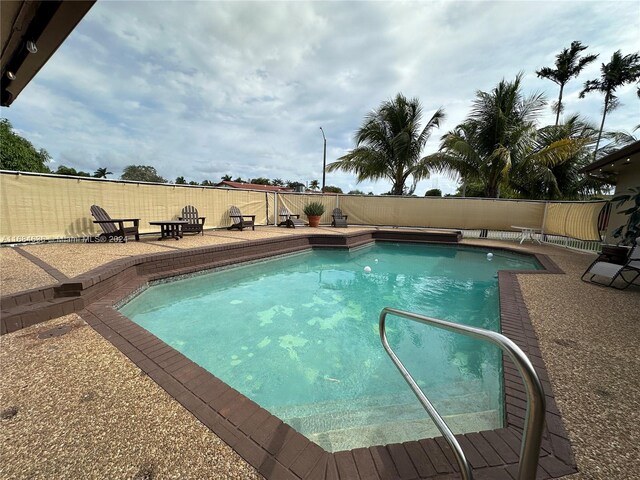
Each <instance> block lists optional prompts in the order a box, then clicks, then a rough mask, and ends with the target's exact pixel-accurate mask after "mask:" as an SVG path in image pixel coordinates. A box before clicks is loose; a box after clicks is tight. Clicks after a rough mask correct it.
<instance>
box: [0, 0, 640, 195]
mask: <svg viewBox="0 0 640 480" xmlns="http://www.w3.org/2000/svg"><path fill="white" fill-rule="evenodd" d="M639 17H640V0H630V1H621V0H617V1H615V2H605V1H598V2H593V1H588V2H576V1H553V2H542V1H535V2H533V1H532V2H522V1H503V2H488V1H477V2H467V1H464V2H456V1H438V2H435V1H421V2H411V1H384V2H382V1H377V2H373V1H357V2H343V1H330V2H329V1H323V2H320V1H316V2H302V1H296V2H271V1H264V2H245V1H233V2H220V1H201V2H187V1H174V2H163V1H135V2H130V1H108V0H99V1H98V2H97V3H96V4H95V5H94V7H93V8H92V9H91V10H90V11H89V13H88V14H87V15H86V16H85V18H84V19H83V20H82V21H81V23H80V24H79V25H78V27H77V28H76V29H75V30H74V31H73V33H72V34H71V35H70V36H69V37H68V39H67V41H66V42H65V43H64V44H63V45H62V46H61V47H60V49H59V50H58V51H57V52H56V53H55V54H54V56H53V57H52V58H51V59H50V61H49V62H48V63H47V64H46V65H45V66H44V68H43V69H42V70H41V71H40V72H39V74H38V75H37V76H36V77H35V79H34V80H33V81H32V82H31V83H30V84H29V85H28V86H27V88H26V89H25V90H24V91H23V92H22V93H21V95H20V96H19V97H18V99H17V100H16V101H15V102H14V104H13V105H12V106H11V107H10V108H3V109H2V115H3V116H4V117H6V118H8V119H9V120H10V121H11V122H12V124H13V126H14V128H15V129H16V130H17V131H18V132H19V133H20V134H22V135H23V136H25V137H26V138H28V139H29V140H30V141H31V142H32V143H33V144H34V145H35V146H36V147H37V148H45V149H46V150H47V151H48V152H49V153H50V154H51V155H52V157H53V160H54V162H53V163H52V164H51V167H52V169H56V168H57V166H58V165H61V164H64V165H66V166H71V167H74V168H76V169H82V170H86V171H90V172H93V171H95V170H96V169H97V168H99V167H107V168H109V170H111V171H112V172H113V173H114V175H112V176H111V177H112V178H117V177H119V176H120V174H121V172H122V169H123V168H124V167H125V166H126V165H130V164H141V165H152V166H154V167H155V168H156V169H157V170H158V172H159V173H160V174H161V175H162V176H164V177H165V178H168V179H172V180H173V179H175V178H176V177H177V176H179V175H183V176H185V177H186V179H187V180H196V181H202V180H204V179H209V180H212V181H219V180H220V177H221V176H222V175H224V174H230V175H232V176H233V177H234V178H235V177H237V176H241V177H242V178H245V179H246V178H251V177H261V176H262V177H268V178H281V179H285V180H296V181H302V182H309V181H311V180H314V179H318V180H321V179H322V147H323V144H322V133H321V132H320V129H319V127H320V126H322V127H323V129H324V131H325V133H326V136H327V163H329V162H331V161H334V160H335V159H336V158H338V157H339V156H341V155H343V154H344V153H346V152H347V151H348V150H349V149H350V148H353V146H354V144H353V134H354V132H355V130H356V129H357V128H358V127H359V126H360V125H361V123H362V120H363V118H364V116H365V115H366V114H367V113H368V112H369V111H371V110H372V109H375V108H376V107H377V106H378V105H379V104H380V103H381V102H382V101H383V100H386V99H389V98H391V97H393V96H395V94H397V93H398V92H402V93H403V94H404V95H405V96H407V97H418V98H419V99H420V101H421V103H422V105H423V107H424V113H425V120H426V119H427V118H430V117H431V115H432V114H433V112H435V110H436V109H437V108H439V107H443V108H444V110H445V112H446V115H447V118H446V121H445V122H444V124H443V125H442V126H441V127H440V129H439V130H435V131H434V134H433V135H432V138H431V139H430V141H429V143H428V144H427V146H426V148H425V151H424V154H428V153H432V152H434V151H435V150H437V148H438V144H439V139H440V136H441V135H442V134H444V133H446V132H447V131H448V130H450V129H452V128H453V127H454V126H455V125H456V124H458V123H460V122H461V121H463V120H464V118H465V116H466V115H467V113H468V111H469V108H470V105H471V102H472V100H473V98H474V95H475V92H476V91H478V90H483V91H489V90H491V89H492V88H493V87H494V86H495V85H496V84H497V83H498V82H499V81H500V80H501V79H502V78H506V79H513V78H514V77H515V75H516V74H517V73H518V72H520V71H522V72H524V91H525V92H526V93H533V92H534V91H542V92H545V93H546V95H547V97H548V98H550V99H551V100H553V99H555V97H557V89H556V85H555V84H554V83H552V82H550V81H548V80H543V79H538V78H537V77H536V75H535V70H536V69H538V68H540V67H543V66H553V63H554V60H555V55H557V54H558V52H559V51H560V50H561V49H563V48H565V47H568V46H569V45H570V44H571V42H572V41H573V40H579V41H581V42H582V43H583V44H585V45H588V46H589V50H588V52H590V53H599V54H600V57H599V58H598V60H597V62H596V63H594V64H592V65H591V66H589V67H588V68H587V69H586V70H585V71H584V72H583V73H582V74H581V76H580V77H579V78H578V79H577V80H573V81H571V82H570V83H569V84H568V86H567V88H566V89H565V96H564V101H565V105H566V110H565V112H566V113H567V114H569V113H575V112H579V113H581V114H582V115H583V116H584V117H586V118H587V119H589V120H590V121H592V122H593V123H594V124H599V121H600V116H601V106H602V102H603V98H602V96H600V95H599V94H597V93H592V94H589V95H588V96H587V97H586V98H585V99H582V100H580V99H579V98H578V93H579V91H580V90H581V88H582V85H583V83H584V82H585V81H586V80H588V79H592V78H597V77H598V75H599V68H600V64H601V63H602V62H608V61H609V59H610V58H611V55H612V53H613V52H614V51H616V50H618V49H620V50H622V53H623V54H629V53H633V52H637V51H639V50H640V27H639V26H638V25H639V22H638V18H639ZM635 88H636V87H635V86H633V85H629V86H627V87H625V88H624V89H622V90H620V92H619V98H620V101H621V103H622V105H621V107H620V108H618V109H617V110H615V111H614V112H613V113H611V114H610V116H608V118H607V123H606V128H607V129H612V130H613V129H615V130H625V131H627V132H631V131H632V129H633V128H634V126H635V125H637V124H638V123H640V102H639V101H638V98H637V96H636V93H635ZM553 121H554V115H553V113H552V112H551V110H549V112H548V115H546V116H545V117H543V118H541V119H540V122H541V125H542V124H547V123H553ZM635 135H636V136H638V135H640V132H637V131H636V132H635ZM326 182H327V185H337V186H339V187H341V188H342V189H343V190H344V191H345V192H346V191H349V190H352V189H356V188H357V189H360V190H363V191H365V192H369V191H373V192H374V193H383V192H386V191H388V190H389V188H390V184H389V183H387V182H383V181H380V182H376V183H373V182H363V183H360V184H357V183H356V181H355V177H354V176H353V175H351V174H349V173H343V172H336V173H329V174H327V180H326ZM428 188H440V189H442V190H443V191H444V192H445V193H453V192H454V191H455V189H456V182H455V180H452V179H450V178H447V177H444V176H439V175H433V176H432V177H431V178H430V179H429V180H425V181H422V182H420V184H419V186H418V189H417V190H416V194H418V195H424V191H425V190H426V189H428Z"/></svg>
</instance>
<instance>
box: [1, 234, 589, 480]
mask: <svg viewBox="0 0 640 480" xmlns="http://www.w3.org/2000/svg"><path fill="white" fill-rule="evenodd" d="M407 234H409V235H407ZM375 240H382V241H384V240H390V241H411V242H416V241H422V242H430V241H433V240H435V241H441V242H442V241H447V240H449V241H450V242H451V241H452V239H451V238H448V239H447V238H444V237H442V238H439V237H438V238H430V237H429V236H428V235H422V236H420V235H416V233H415V232H402V231H393V232H389V231H385V232H382V231H370V232H361V233H357V234H350V235H341V236H336V235H313V234H312V235H307V236H296V237H290V238H289V237H288V238H286V239H277V240H262V241H256V242H251V243H250V244H242V245H238V244H231V245H224V246H218V247H203V248H199V249H194V250H189V251H177V252H171V253H161V254H152V255H145V256H141V257H135V258H132V259H126V260H119V261H116V262H112V263H111V264H108V265H106V266H105V267H102V268H99V269H96V270H94V271H92V272H89V273H88V274H85V275H83V276H81V277H78V278H76V279H73V280H72V281H69V282H66V283H64V284H61V285H60V286H59V287H58V290H57V291H56V293H57V294H58V295H60V294H64V295H68V296H69V297H68V298H74V297H75V301H77V300H78V297H79V298H80V299H82V303H83V304H84V305H86V308H85V309H84V310H82V311H81V312H80V315H81V316H82V317H83V318H84V319H85V320H86V321H87V323H88V324H89V325H91V326H92V327H93V328H94V329H95V330H96V331H97V332H99V333H100V334H101V335H102V336H103V337H104V338H106V339H107V340H109V341H110V342H111V343H112V344H113V345H114V346H116V347H117V348H118V349H119V350H120V351H121V352H122V353H124V354H125V355H126V356H127V357H129V359H130V360H131V361H133V362H134V363H135V364H136V365H137V366H138V367H139V368H140V369H141V370H142V371H144V372H145V373H146V374H147V375H149V377H151V378H152V379H153V380H154V381H156V383H158V385H160V386H161V387H162V388H163V389H164V390H165V391H166V392H167V393H168V394H169V395H171V396H172V397H173V398H175V399H176V400H177V401H178V402H180V403H181V404H182V405H183V406H184V407H185V408H187V409H188V410H189V411H190V412H191V413H192V414H193V415H194V416H196V417H197V418H198V419H199V420H200V421H201V422H202V423H204V424H205V425H206V426H207V427H209V428H210V429H211V430H212V431H213V432H214V433H215V434H216V435H217V436H219V437H220V438H221V439H222V440H223V441H225V442H226V443H227V444H228V445H229V446H231V447H232V448H233V449H234V450H235V451H236V452H238V454H240V455H241V456H242V457H243V458H244V459H245V460H246V461H247V462H248V463H250V464H251V465H252V466H254V467H255V468H256V469H257V470H258V471H259V472H260V473H261V474H262V475H264V476H265V477H266V478H267V479H336V480H337V479H343V480H344V479H378V478H379V479H389V480H392V479H407V480H408V479H415V478H421V479H422V478H434V479H453V478H458V475H457V474H456V473H455V472H457V471H458V467H457V464H456V462H455V459H454V457H453V453H452V452H451V450H450V448H449V447H448V445H447V444H446V442H445V441H444V439H443V438H442V437H438V438H435V439H423V440H419V441H412V442H405V443H401V444H390V445H386V446H375V447H369V448H358V449H355V450H351V451H343V452H337V453H329V452H326V451H325V450H323V449H322V448H321V447H319V446H318V445H316V444H315V443H313V442H311V441H309V440H308V439H307V438H306V437H304V436H303V435H302V434H300V433H298V432H296V431H295V430H294V429H293V428H291V427H290V426H288V425H287V424H285V423H283V422H282V421H281V420H279V419H278V418H277V417H275V416H273V415H271V414H270V413H269V412H268V411H266V410H265V409H263V408H261V407H260V406H259V405H258V404H256V403H255V402H253V401H252V400H250V399H249V398H247V397H245V396H244V395H242V394H241V393H239V392H238V391H236V390H234V389H233V388H231V387H229V386H228V385H226V384H225V383H223V382H222V381H221V380H219V379H218V378H216V377H215V376H214V375H212V374H211V373H209V372H208V371H206V370H204V369H203V368H202V367H200V366H198V365H197V364H195V363H194V362H192V361H191V360H189V359H188V358H186V357H185V356H184V355H182V354H181V353H179V352H178V351H176V350H174V349H173V348H172V347H170V346H168V345H167V344H165V343H164V342H163V341H162V340H160V339H158V338H157V337H155V336H154V335H153V334H151V333H150V332H148V331H147V330H145V329H143V328H142V327H140V326H138V325H137V324H135V323H134V322H132V321H131V320H129V319H128V318H126V317H124V316H122V315H121V314H120V313H119V312H118V311H117V310H115V308H114V304H116V303H118V302H120V301H122V299H124V298H126V297H128V296H129V295H131V293H132V292H135V291H136V290H138V289H139V288H141V287H142V286H144V285H145V284H146V283H147V282H149V281H152V280H157V279H160V278H166V277H171V276H175V275H179V274H184V273H190V272H195V271H198V270H202V269H207V268H212V267H213V266H225V265H231V264H237V263H240V262H242V261H246V260H255V259H259V258H264V257H269V256H273V255H274V254H284V253H291V252H295V251H301V250H306V249H308V248H311V247H314V248H318V247H323V246H324V247H338V246H341V247H353V246H358V245H362V244H366V243H369V242H371V241H375ZM456 240H457V238H456V239H455V240H453V241H456ZM466 247H472V246H466ZM492 248H495V247H492ZM504 249H505V250H510V249H509V248H504ZM517 253H520V254H522V252H517ZM535 257H536V258H537V259H538V261H539V262H540V263H541V265H543V267H544V268H545V270H543V271H537V272H534V271H532V272H526V273H531V274H535V273H563V272H562V271H561V270H560V269H559V268H558V267H557V266H556V265H555V264H554V263H553V262H552V261H551V260H550V259H549V258H548V257H546V256H545V255H535ZM518 273H520V274H522V273H525V272H518ZM498 280H499V286H500V312H501V325H502V332H503V333H504V334H505V335H507V336H508V337H509V338H511V339H512V340H513V341H514V342H515V343H516V344H518V346H519V347H520V348H522V349H523V350H524V352H525V353H526V354H527V355H528V356H529V358H530V359H531V362H532V364H533V365H534V367H535V368H536V371H537V372H538V375H539V377H540V379H541V381H542V384H543V387H544V390H545V394H546V400H547V413H546V428H545V433H544V438H543V442H542V449H541V454H540V460H539V467H538V476H537V478H539V479H547V478H558V477H560V476H564V475H567V474H570V473H574V472H576V471H577V469H576V465H575V461H574V459H573V455H572V453H571V447H570V442H569V440H568V438H567V434H566V431H565V429H564V425H563V423H562V419H561V417H560V413H559V411H558V409H557V406H556V404H555V401H554V399H553V393H552V387H551V384H550V382H549V378H548V375H547V372H546V368H545V366H544V361H543V360H542V354H541V352H540V350H539V348H538V344H537V339H536V335H535V332H534V330H533V327H532V325H531V322H530V319H529V315H528V312H527V309H526V306H525V304H524V301H523V299H522V293H521V291H520V287H519V285H518V282H517V279H516V273H515V272H513V271H501V272H500V273H499V277H498ZM3 300H4V299H3ZM3 309H4V305H3ZM5 331H6V330H5ZM503 367H504V391H505V407H506V408H505V410H506V426H505V428H501V429H497V430H490V431H483V432H476V433H469V434H464V435H457V436H456V437H457V438H458V440H459V442H460V444H461V446H462V448H463V450H464V451H465V454H466V455H467V458H468V460H469V462H470V463H471V466H472V468H473V471H474V478H477V479H482V478H485V479H495V480H499V479H502V478H505V479H511V478H516V475H517V467H518V465H517V462H518V455H519V449H520V438H521V435H522V426H523V419H524V416H525V411H526V396H525V393H524V391H525V390H524V385H523V384H522V380H521V379H520V377H519V375H518V373H517V370H516V368H515V366H513V365H512V364H511V363H510V361H509V360H508V359H507V358H506V357H504V356H503Z"/></svg>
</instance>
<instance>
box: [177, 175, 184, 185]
mask: <svg viewBox="0 0 640 480" xmlns="http://www.w3.org/2000/svg"><path fill="white" fill-rule="evenodd" d="M175 183H176V185H186V184H187V181H186V180H185V179H184V177H178V178H176V182H175Z"/></svg>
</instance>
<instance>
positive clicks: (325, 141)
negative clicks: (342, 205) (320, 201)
mask: <svg viewBox="0 0 640 480" xmlns="http://www.w3.org/2000/svg"><path fill="white" fill-rule="evenodd" d="M320 131H321V132H322V138H323V140H324V149H323V150H322V190H321V191H322V193H324V180H325V168H327V137H325V136H324V130H323V129H322V127H320Z"/></svg>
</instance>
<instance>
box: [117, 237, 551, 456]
mask: <svg viewBox="0 0 640 480" xmlns="http://www.w3.org/2000/svg"><path fill="white" fill-rule="evenodd" d="M487 252H488V251H487V250H481V249H475V248H465V247H450V246H433V245H412V244H390V243H378V244H375V245H372V246H369V247H365V248H361V249H358V250H352V251H341V250H322V251H317V250H316V251H309V252H307V253H303V254H297V255H294V256H290V257H285V258H278V259H273V260H269V261H266V262H261V263H254V264H251V265H248V266H243V267H238V268H234V269H231V270H224V271H218V272H212V273H208V274H205V275H199V276H196V277H193V278H189V279H184V280H180V281H175V282H171V283H165V284H161V285H155V286H153V287H151V288H149V289H148V290H146V291H145V292H143V293H142V294H141V295H139V296H138V297H137V298H135V299H134V300H133V301H131V302H129V303H128V304H126V305H125V306H123V307H122V308H121V313H123V314H124V315H126V316H128V317H129V318H131V319H132V320H133V321H135V322H136V323H138V324H140V325H141V326H143V327H144V328H146V329H147V330H149V331H150V332H152V333H154V334H155V335H156V336H158V337H159V338H161V339H162V340H163V341H165V342H166V343H168V344H169V345H171V346H172V347H174V348H175V349H177V350H178V351H180V352H182V353H183V354H184V355H186V356H187V357H189V358H191V359H192V360H193V361H194V362H196V363H198V364H199V365H201V366H202V367H204V368H206V369H207V370H209V371H210V372H211V373H213V374H214V375H216V376H217V377H219V378H220V379H221V380H223V381H225V382H226V383H228V384H229V385H231V386H232V387H234V388H236V389H237V390H239V391H240V392H241V393H243V394H245V395H246V396H248V397H249V398H251V399H253V400H254V401H256V402H257V403H259V404H260V405H262V406H263V407H264V408H266V409H267V410H269V411H270V412H271V413H273V414H274V415H276V416H278V417H280V418H281V419H282V420H284V421H286V422H287V423H289V424H290V425H291V426H292V427H294V428H295V429H296V430H298V431H300V432H301V433H303V434H305V435H306V436H307V437H308V438H310V439H311V440H313V441H315V442H316V443H318V444H319V445H320V446H322V447H323V448H325V449H326V450H328V451H338V450H345V449H351V448H357V447H361V446H369V445H377V444H384V443H391V442H402V441H408V440H415V439H418V438H426V437H430V436H435V435H438V432H437V430H436V429H435V427H434V426H433V425H432V424H431V422H430V421H429V420H427V418H426V417H427V415H426V413H425V412H424V410H422V407H421V406H420V405H419V403H418V402H417V400H416V399H415V397H414V396H413V394H412V393H411V391H410V390H409V388H408V387H407V386H406V384H405V383H404V381H403V380H402V378H401V377H400V375H399V374H398V372H397V371H396V370H395V367H394V366H393V365H392V363H391V361H390V360H389V359H388V358H387V356H386V353H385V352H384V350H383V349H382V346H381V345H380V340H379V337H378V331H377V320H378V314H379V312H380V310H381V309H382V307H384V306H391V307H395V308H401V309H404V310H409V311H414V312H417V313H422V314H425V315H429V316H433V317H437V318H443V319H446V320H451V321H456V322H462V323H466V324H469V325H474V326H479V327H483V328H489V329H492V330H495V331H497V330H499V312H498V285H497V278H496V272H497V271H498V270H503V269H509V270H514V269H538V268H539V265H538V264H537V262H536V261H535V260H533V259H531V258H530V257H523V256H517V255H512V254H504V253H499V252H497V251H496V252H493V258H492V259H491V260H490V261H489V260H488V259H487ZM367 266H369V267H370V268H371V272H370V273H367V272H365V271H364V269H365V267H367ZM177 322H178V323H179V325H180V327H179V328H175V325H176V323H177ZM388 335H389V340H390V342H391V344H392V346H393V347H394V348H395V349H396V351H397V352H398V354H399V356H400V357H401V358H402V359H403V361H404V362H405V364H406V365H407V366H408V368H409V369H410V371H412V373H413V374H414V376H415V378H416V379H417V380H418V382H419V384H420V385H421V387H422V388H423V389H424V390H425V392H427V394H428V395H429V397H430V398H432V399H433V401H434V404H435V405H436V407H437V408H438V409H439V410H440V411H441V413H442V414H443V415H444V416H445V418H446V420H447V422H448V423H449V424H450V426H451V427H452V429H453V430H454V432H456V433H462V432H466V431H478V430H485V429H494V428H498V427H501V426H502V419H503V416H504V414H503V407H502V394H501V388H502V386H501V377H502V375H501V354H500V353H499V352H498V350H497V349H496V348H494V347H491V346H489V345H486V344H482V343H480V342H478V341H476V340H473V339H469V338H466V337H462V336H456V335H454V334H450V333H447V332H444V331H441V330H437V329H433V328H431V327H428V326H424V325H419V324H412V323H408V322H406V321H404V320H400V319H390V322H389V330H388Z"/></svg>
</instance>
